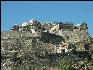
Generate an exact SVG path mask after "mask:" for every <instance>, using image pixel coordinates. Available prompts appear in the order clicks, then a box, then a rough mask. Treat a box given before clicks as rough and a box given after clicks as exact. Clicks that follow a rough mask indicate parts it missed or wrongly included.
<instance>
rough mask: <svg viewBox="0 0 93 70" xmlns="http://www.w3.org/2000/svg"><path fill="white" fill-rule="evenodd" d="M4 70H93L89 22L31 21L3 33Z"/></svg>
mask: <svg viewBox="0 0 93 70" xmlns="http://www.w3.org/2000/svg"><path fill="white" fill-rule="evenodd" d="M1 69H2V70H51V69H52V70H76V69H79V70H92V69H93V39H92V38H91V37H90V36H89V34H88V27H87V24H86V23H85V22H83V23H81V24H78V25H73V24H71V23H68V22H66V23H62V22H49V23H48V22H37V21H36V20H30V22H29V23H26V22H24V23H23V24H22V26H18V25H17V24H14V26H13V27H12V28H11V29H10V31H3V32H1Z"/></svg>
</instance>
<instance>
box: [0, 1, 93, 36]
mask: <svg viewBox="0 0 93 70" xmlns="http://www.w3.org/2000/svg"><path fill="white" fill-rule="evenodd" d="M31 19H36V20H37V21H38V22H53V21H56V22H72V23H73V24H74V25H77V24H81V23H82V22H83V21H84V22H86V23H87V26H88V32H89V35H90V36H91V37H92V38H93V1H1V31H9V30H10V28H11V27H12V26H13V25H14V24H18V25H19V26H21V24H22V23H23V22H27V23H29V21H30V20H31Z"/></svg>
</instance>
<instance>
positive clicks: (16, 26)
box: [10, 24, 19, 31]
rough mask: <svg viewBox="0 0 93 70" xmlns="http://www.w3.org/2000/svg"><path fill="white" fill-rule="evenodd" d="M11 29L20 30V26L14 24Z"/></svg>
mask: <svg viewBox="0 0 93 70" xmlns="http://www.w3.org/2000/svg"><path fill="white" fill-rule="evenodd" d="M10 31H19V26H18V25H17V24H14V25H13V27H12V28H11V29H10Z"/></svg>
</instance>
